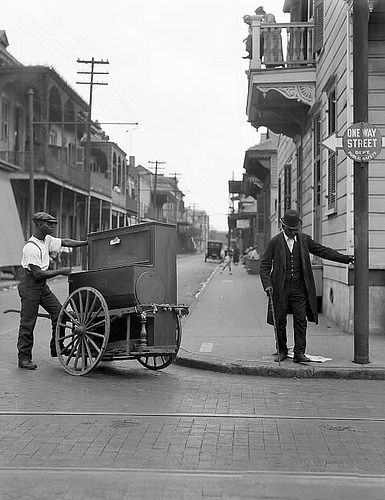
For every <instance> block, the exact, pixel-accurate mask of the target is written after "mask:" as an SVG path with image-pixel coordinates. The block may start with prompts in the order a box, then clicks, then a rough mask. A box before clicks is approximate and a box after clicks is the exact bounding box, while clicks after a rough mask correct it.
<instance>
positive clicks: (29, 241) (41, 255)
mask: <svg viewBox="0 0 385 500" xmlns="http://www.w3.org/2000/svg"><path fill="white" fill-rule="evenodd" d="M27 243H32V245H35V247H37V248H38V249H39V250H40V258H41V259H42V258H43V252H42V249H41V248H40V247H39V245H38V244H37V243H36V242H35V241H32V240H28V241H27V242H26V244H27Z"/></svg>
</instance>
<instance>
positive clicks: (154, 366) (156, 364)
mask: <svg viewBox="0 0 385 500" xmlns="http://www.w3.org/2000/svg"><path fill="white" fill-rule="evenodd" d="M181 340H182V326H181V324H180V319H179V316H177V317H176V353H175V354H155V355H151V356H141V357H140V358H137V360H138V361H139V363H140V364H141V365H143V366H144V367H146V368H148V369H149V370H163V368H166V367H167V366H169V365H171V363H173V362H174V361H175V358H176V356H177V354H178V351H179V347H180V343H181Z"/></svg>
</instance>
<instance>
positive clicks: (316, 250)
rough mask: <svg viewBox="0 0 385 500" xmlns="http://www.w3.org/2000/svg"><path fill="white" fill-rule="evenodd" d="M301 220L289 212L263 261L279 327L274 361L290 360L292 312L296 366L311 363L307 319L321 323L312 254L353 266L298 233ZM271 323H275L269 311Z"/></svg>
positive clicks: (349, 259) (266, 286)
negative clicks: (288, 324)
mask: <svg viewBox="0 0 385 500" xmlns="http://www.w3.org/2000/svg"><path fill="white" fill-rule="evenodd" d="M301 222H302V221H301V219H300V218H299V214H298V212H297V211H296V210H288V211H287V212H286V213H285V215H284V216H283V218H282V219H281V223H282V229H283V231H282V232H281V233H280V234H278V235H276V236H274V237H273V238H272V239H271V240H270V241H269V243H268V245H267V248H266V251H265V253H264V255H263V257H262V259H261V266H260V275H261V281H262V286H263V288H264V290H265V291H266V292H267V293H268V295H272V297H273V299H272V300H273V304H274V310H275V316H276V327H277V343H278V345H277V354H276V355H275V361H283V360H284V359H285V358H286V357H287V337H286V317H287V314H288V311H289V310H291V311H292V313H293V323H294V324H293V326H294V358H293V361H294V363H304V362H309V361H311V360H310V359H309V358H307V357H306V356H305V351H306V327H307V319H308V320H309V321H312V322H314V323H316V324H317V323H318V314H317V297H316V291H315V283H314V278H313V272H312V268H311V262H310V255H309V254H313V255H318V256H319V257H322V258H323V259H327V260H332V261H334V262H342V263H344V264H350V263H354V256H352V255H344V254H342V253H339V252H337V251H336V250H333V249H332V248H328V247H325V246H323V245H320V244H319V243H317V242H315V241H314V240H313V239H312V238H311V237H310V236H308V235H307V234H305V233H301V232H300V231H299V229H300V225H301ZM267 322H268V323H269V324H273V318H272V313H271V309H270V308H269V313H268V319H267Z"/></svg>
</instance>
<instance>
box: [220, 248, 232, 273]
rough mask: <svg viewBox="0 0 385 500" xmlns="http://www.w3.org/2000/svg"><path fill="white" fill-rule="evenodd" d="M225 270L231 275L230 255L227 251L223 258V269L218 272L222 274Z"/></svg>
mask: <svg viewBox="0 0 385 500" xmlns="http://www.w3.org/2000/svg"><path fill="white" fill-rule="evenodd" d="M225 269H228V270H229V274H232V272H231V254H230V252H229V251H226V254H225V258H224V259H223V267H222V269H221V271H220V274H222V273H223V271H224V270H225Z"/></svg>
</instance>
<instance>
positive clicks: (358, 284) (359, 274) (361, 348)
mask: <svg viewBox="0 0 385 500" xmlns="http://www.w3.org/2000/svg"><path fill="white" fill-rule="evenodd" d="M368 17H369V11H368V2H367V1H366V0H354V1H353V103H354V116H353V121H354V123H359V122H364V123H366V122H367V121H368ZM368 165H369V164H368V162H358V161H355V162H354V246H355V257H356V259H355V262H354V360H353V361H354V363H360V364H366V363H369V271H368V269H369V250H368V248H369V240H368V238H369V236H368V228H369V217H368V213H369V196H368Z"/></svg>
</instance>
